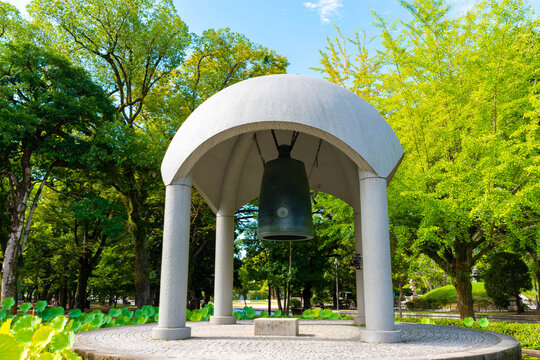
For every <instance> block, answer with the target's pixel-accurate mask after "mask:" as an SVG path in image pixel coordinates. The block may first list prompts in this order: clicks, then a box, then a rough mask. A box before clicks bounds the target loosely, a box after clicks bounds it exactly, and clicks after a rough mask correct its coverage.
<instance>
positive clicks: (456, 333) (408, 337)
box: [74, 320, 521, 360]
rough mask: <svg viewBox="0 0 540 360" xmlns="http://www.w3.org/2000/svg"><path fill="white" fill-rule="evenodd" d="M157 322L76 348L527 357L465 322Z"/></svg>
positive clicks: (241, 355) (200, 355)
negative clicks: (370, 334)
mask: <svg viewBox="0 0 540 360" xmlns="http://www.w3.org/2000/svg"><path fill="white" fill-rule="evenodd" d="M155 326H156V324H147V325H132V326H121V327H114V328H105V329H99V330H93V331H88V332H82V333H79V334H77V336H76V340H75V345H74V350H75V351H76V352H77V353H79V354H80V355H81V356H83V357H84V358H85V359H92V360H102V359H103V360H105V359H115V360H128V359H134V360H140V359H152V360H153V359H185V360H189V359H224V360H228V359H231V360H232V359H240V360H244V359H246V360H247V359H257V360H265V359H272V360H275V359H290V360H300V359H302V360H303V359H306V360H309V359H313V360H318V359H321V360H322V359H325V360H326V359H339V360H344V359H359V360H360V359H393V360H395V359H475V360H476V359H486V360H490V359H512V360H514V359H516V360H517V359H521V349H520V346H519V343H518V342H517V340H515V339H514V338H512V337H510V336H507V335H502V334H497V333H493V332H489V331H477V330H470V329H465V328H459V327H451V326H439V325H423V324H404V323H399V324H397V325H396V329H398V330H401V331H402V333H403V342H402V343H395V344H373V343H363V342H360V341H359V336H360V335H359V332H361V331H365V328H363V327H358V326H354V325H353V324H352V321H344V320H339V321H332V320H300V326H299V335H298V336H297V337H285V336H283V337H281V336H254V335H253V320H241V321H238V323H237V324H235V325H210V324H208V322H188V323H187V326H189V327H191V334H192V337H191V338H190V339H186V340H177V341H166V340H153V339H152V338H151V329H152V328H153V327H155Z"/></svg>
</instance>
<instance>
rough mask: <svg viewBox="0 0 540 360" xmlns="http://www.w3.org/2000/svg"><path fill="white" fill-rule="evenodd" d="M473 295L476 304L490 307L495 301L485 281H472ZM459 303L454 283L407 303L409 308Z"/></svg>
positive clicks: (427, 307) (436, 306) (426, 307)
mask: <svg viewBox="0 0 540 360" xmlns="http://www.w3.org/2000/svg"><path fill="white" fill-rule="evenodd" d="M472 296H473V301H474V304H475V306H480V307H484V308H485V307H489V306H492V305H493V303H492V301H491V299H490V298H489V297H488V296H487V294H486V289H485V288H484V283H472ZM456 304H457V295H456V289H455V287H454V286H453V285H446V286H442V287H440V288H437V289H434V290H432V291H430V292H427V293H426V294H424V296H421V297H419V298H418V299H415V300H413V301H412V302H408V303H407V308H408V309H409V310H418V309H440V308H444V307H447V306H450V307H452V306H455V305H456Z"/></svg>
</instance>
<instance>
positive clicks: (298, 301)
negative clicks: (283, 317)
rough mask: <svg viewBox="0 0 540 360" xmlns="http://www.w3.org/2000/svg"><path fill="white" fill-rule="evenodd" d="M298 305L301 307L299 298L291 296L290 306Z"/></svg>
mask: <svg viewBox="0 0 540 360" xmlns="http://www.w3.org/2000/svg"><path fill="white" fill-rule="evenodd" d="M300 307H302V301H300V299H297V298H292V299H291V308H295V309H298V308H300Z"/></svg>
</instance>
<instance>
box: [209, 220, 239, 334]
mask: <svg viewBox="0 0 540 360" xmlns="http://www.w3.org/2000/svg"><path fill="white" fill-rule="evenodd" d="M233 256H234V216H233V215H228V214H221V213H219V212H218V214H217V216H216V268H215V272H216V273H215V279H214V316H212V317H210V324H212V325H223V324H234V323H236V317H235V316H233V315H232V311H233V308H232V297H233V270H234V268H233Z"/></svg>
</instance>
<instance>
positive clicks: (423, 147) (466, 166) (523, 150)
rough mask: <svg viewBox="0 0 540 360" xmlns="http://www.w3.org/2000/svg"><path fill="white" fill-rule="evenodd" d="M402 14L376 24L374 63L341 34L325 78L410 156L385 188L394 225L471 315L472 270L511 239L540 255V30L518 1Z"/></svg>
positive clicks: (410, 5) (418, 8)
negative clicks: (368, 108) (374, 115)
mask: <svg viewBox="0 0 540 360" xmlns="http://www.w3.org/2000/svg"><path fill="white" fill-rule="evenodd" d="M400 4H401V5H402V6H403V7H404V8H405V10H407V11H408V13H409V16H408V17H403V19H406V20H401V21H399V20H398V21H396V23H394V24H392V23H391V22H390V21H388V20H386V19H384V18H383V17H382V16H380V15H378V14H374V16H375V22H376V26H377V27H378V29H379V34H378V38H379V39H381V44H382V49H381V50H380V51H378V52H377V54H376V55H374V56H370V55H369V54H368V51H367V49H366V47H365V46H364V45H365V44H364V42H363V40H362V39H360V38H359V37H358V36H357V37H356V38H354V37H353V38H351V39H346V38H345V37H343V36H342V35H341V34H339V33H338V36H337V37H336V38H335V39H329V41H328V47H327V48H326V50H324V51H322V52H321V55H322V59H321V64H322V66H321V68H320V69H319V70H320V71H322V72H324V75H325V76H326V77H327V78H328V79H329V80H330V81H333V82H335V83H337V84H340V85H341V86H344V87H347V88H348V89H350V90H351V91H352V92H354V93H356V94H358V95H360V96H362V97H364V98H365V99H366V100H367V101H369V102H370V103H371V104H373V105H374V106H375V108H376V109H377V110H378V111H379V112H380V113H381V114H382V115H383V117H385V118H386V120H387V121H388V123H389V124H391V126H392V128H393V129H394V131H395V132H396V134H397V136H398V138H399V139H400V142H401V144H402V145H403V148H404V150H405V154H406V155H405V157H404V159H403V162H402V163H401V165H400V168H399V169H398V171H397V172H396V174H395V177H394V179H393V181H392V183H391V184H390V186H389V189H388V192H389V195H388V198H389V207H390V209H389V213H390V223H391V224H392V226H394V225H396V226H399V227H402V229H401V231H403V230H406V231H409V232H410V236H408V237H407V236H405V237H403V236H402V239H397V240H404V239H407V238H408V239H411V240H414V241H413V243H414V244H413V245H414V246H413V247H412V248H413V249H414V248H416V249H418V250H420V251H421V252H423V253H424V254H426V255H427V256H429V257H430V258H431V259H433V261H434V262H435V263H436V264H437V265H438V266H439V267H440V268H441V269H442V270H443V271H444V272H445V273H446V274H448V275H449V276H450V277H451V278H452V281H453V282H454V285H456V288H457V289H458V292H457V296H458V297H459V298H460V301H459V304H460V314H461V316H463V317H466V316H471V315H472V314H473V298H472V294H471V283H470V277H469V274H470V271H471V269H472V267H473V266H474V265H475V264H476V263H477V262H478V261H480V260H481V259H482V257H483V256H484V255H485V254H487V253H489V252H490V251H492V250H493V249H494V248H495V247H497V246H498V245H499V244H501V243H502V242H503V241H504V240H507V241H510V240H512V238H515V237H518V238H519V239H520V242H521V243H522V244H529V246H527V248H528V249H529V250H530V251H533V250H534V251H536V250H535V249H538V246H537V245H536V243H537V242H535V241H534V240H533V239H535V236H537V234H538V229H539V225H538V224H539V222H538V219H539V214H540V211H539V210H540V209H539V208H538V201H537V200H536V201H534V200H532V199H538V198H539V196H540V187H539V186H538V183H539V182H538V179H539V172H538V166H537V164H538V156H539V152H538V149H539V147H538V144H539V131H538V111H537V109H538V78H539V73H538V68H539V67H538V64H539V62H538V61H539V58H540V46H539V44H540V42H539V41H538V32H537V29H538V25H539V23H540V21H539V19H538V17H537V16H535V15H534V13H533V10H532V9H531V8H529V7H528V6H527V3H526V2H525V1H522V0H505V1H495V0H487V1H481V2H478V3H476V4H475V6H474V7H472V8H471V9H470V10H469V11H468V12H467V13H466V14H464V15H462V16H453V15H452V13H451V12H450V10H449V7H448V6H447V5H446V3H445V2H444V1H431V0H414V1H401V2H400ZM349 40H350V41H349ZM351 44H352V46H353V47H354V48H353V53H351V52H350V49H349V48H348V46H350V45H351ZM533 148H535V149H533ZM393 206H396V208H397V209H394V210H393V209H392V207H393ZM403 228H404V229H403ZM535 234H536V235H535ZM401 235H403V234H401ZM530 245H534V246H530ZM533 248H534V249H533ZM409 249H411V248H409ZM529 250H528V251H529ZM398 258H399V256H398ZM399 272H403V271H399Z"/></svg>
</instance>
